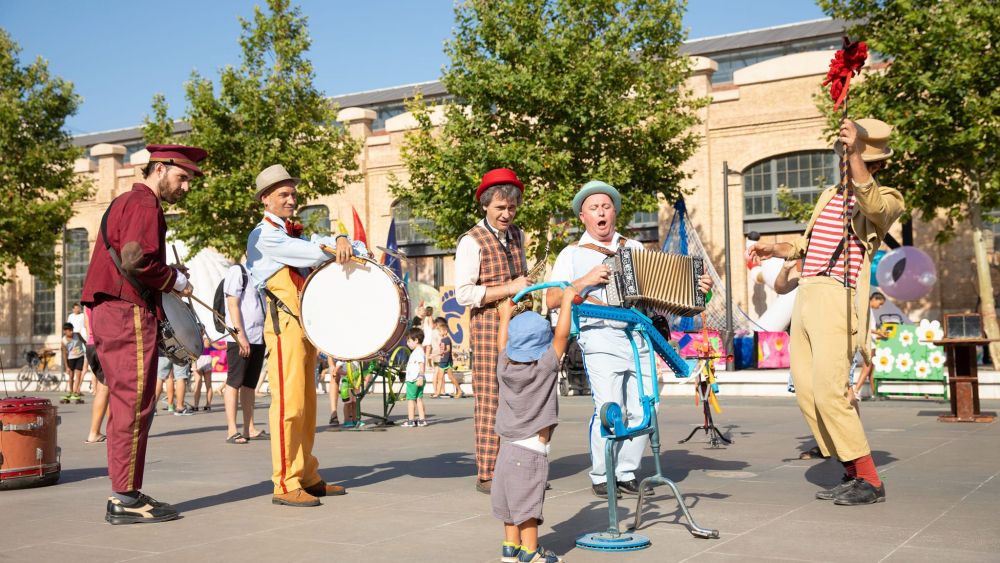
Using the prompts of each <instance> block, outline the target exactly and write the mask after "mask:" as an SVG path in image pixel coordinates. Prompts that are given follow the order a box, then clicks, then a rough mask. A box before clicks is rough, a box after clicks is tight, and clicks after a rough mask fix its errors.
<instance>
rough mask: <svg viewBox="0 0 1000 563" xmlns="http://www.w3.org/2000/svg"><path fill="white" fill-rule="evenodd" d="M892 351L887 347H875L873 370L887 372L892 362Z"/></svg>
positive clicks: (890, 368) (890, 369)
mask: <svg viewBox="0 0 1000 563" xmlns="http://www.w3.org/2000/svg"><path fill="white" fill-rule="evenodd" d="M893 359H894V358H893V357H892V351H891V350H889V349H888V348H877V349H876V350H875V357H874V358H872V362H873V363H874V364H875V371H877V372H879V373H889V372H890V371H892V364H893Z"/></svg>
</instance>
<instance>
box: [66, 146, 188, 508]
mask: <svg viewBox="0 0 1000 563" xmlns="http://www.w3.org/2000/svg"><path fill="white" fill-rule="evenodd" d="M146 149H147V150H148V151H149V153H150V155H149V164H147V165H146V167H145V168H144V169H143V170H142V173H143V178H144V181H143V182H141V183H136V184H133V185H132V190H131V191H128V192H126V193H124V194H122V195H120V196H118V197H117V198H115V200H114V201H112V202H111V205H110V206H109V207H108V210H107V211H106V212H105V215H104V218H103V220H102V221H101V233H99V235H98V239H97V244H96V245H95V246H94V253H93V255H92V256H91V258H90V267H89V268H88V270H87V278H86V280H85V281H84V284H83V296H82V298H81V300H80V301H81V302H82V303H84V304H85V305H87V306H89V307H90V308H91V311H92V314H91V329H92V330H93V334H94V343H95V344H96V346H97V355H98V357H100V359H101V366H102V367H103V368H104V377H105V382H106V383H107V385H108V387H109V389H110V393H111V395H110V414H109V415H108V427H107V436H108V474H109V476H110V477H111V490H112V492H113V495H112V496H111V497H109V498H108V504H107V515H106V516H105V520H107V521H108V522H109V523H111V524H131V523H139V522H165V521H167V520H173V519H174V518H177V510H176V509H174V507H172V506H170V505H169V504H166V503H162V502H158V501H156V500H153V499H152V498H150V497H148V496H146V495H144V494H142V493H140V492H139V489H140V488H141V487H142V473H143V467H144V466H145V460H146V440H147V438H148V436H149V425H150V423H151V422H152V420H151V417H152V416H153V409H154V406H155V405H154V404H153V382H154V380H155V379H156V349H157V346H158V344H159V330H158V328H159V321H160V320H162V319H163V318H164V314H163V309H162V307H161V296H160V294H161V293H162V292H165V291H177V292H179V293H180V294H181V295H185V296H187V295H190V294H191V292H192V290H193V288H192V287H191V283H190V282H189V281H188V279H187V275H186V272H185V271H184V269H183V268H173V267H170V266H168V265H167V261H166V245H165V238H166V234H167V223H166V221H165V220H164V217H163V209H162V208H161V207H160V202H167V203H176V202H177V201H179V200H180V199H181V198H182V197H184V194H185V193H187V191H188V189H189V182H190V181H191V179H192V178H193V177H194V176H202V175H203V174H202V172H201V170H200V169H199V168H198V162H199V161H201V160H203V159H204V158H205V157H206V156H207V153H206V152H205V151H204V150H203V149H200V148H197V147H186V146H183V145H149V146H148V147H146Z"/></svg>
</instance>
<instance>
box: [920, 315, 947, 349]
mask: <svg viewBox="0 0 1000 563" xmlns="http://www.w3.org/2000/svg"><path fill="white" fill-rule="evenodd" d="M943 337H944V330H942V329H941V323H939V322H938V321H929V320H927V319H921V321H920V325H919V326H917V338H918V340H920V343H921V344H923V345H924V346H927V347H928V348H933V347H935V344H934V343H933V341H934V340H941V338H943Z"/></svg>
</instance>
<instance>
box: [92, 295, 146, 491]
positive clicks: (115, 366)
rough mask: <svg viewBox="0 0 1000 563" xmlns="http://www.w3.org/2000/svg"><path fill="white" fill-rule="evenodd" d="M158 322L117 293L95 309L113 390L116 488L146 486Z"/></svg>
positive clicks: (97, 340)
mask: <svg viewBox="0 0 1000 563" xmlns="http://www.w3.org/2000/svg"><path fill="white" fill-rule="evenodd" d="M158 325H159V323H158V322H157V320H156V316H155V314H154V313H153V312H152V311H150V310H149V309H146V308H145V307H139V306H138V305H133V304H132V303H129V302H127V301H121V300H118V299H108V300H105V301H102V302H100V303H98V304H97V305H95V306H94V308H93V310H92V312H91V330H92V331H93V333H94V344H95V345H96V346H97V356H98V357H99V358H100V359H101V367H102V368H104V381H105V383H106V384H107V385H108V388H109V389H110V392H111V395H110V397H109V413H108V425H107V430H106V431H105V432H106V434H107V436H108V475H109V476H110V477H111V490H112V491H115V492H126V491H133V490H139V489H140V488H142V473H143V469H144V468H145V465H146V441H147V439H148V438H149V426H150V423H151V422H152V417H153V409H154V408H155V405H154V404H153V395H154V392H155V388H154V382H155V381H156V340H157V338H158Z"/></svg>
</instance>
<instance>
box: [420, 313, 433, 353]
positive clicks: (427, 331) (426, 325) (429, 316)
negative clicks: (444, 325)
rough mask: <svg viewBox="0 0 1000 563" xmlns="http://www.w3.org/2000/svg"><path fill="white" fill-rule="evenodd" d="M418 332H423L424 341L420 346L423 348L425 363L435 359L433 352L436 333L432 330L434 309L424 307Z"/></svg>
mask: <svg viewBox="0 0 1000 563" xmlns="http://www.w3.org/2000/svg"><path fill="white" fill-rule="evenodd" d="M420 330H422V331H424V341H423V342H421V344H422V345H423V347H424V357H425V358H427V361H431V359H432V358H434V357H435V354H436V351H435V350H434V347H435V345H436V344H437V331H436V330H434V308H433V307H424V316H423V319H422V320H421V322H420Z"/></svg>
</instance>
